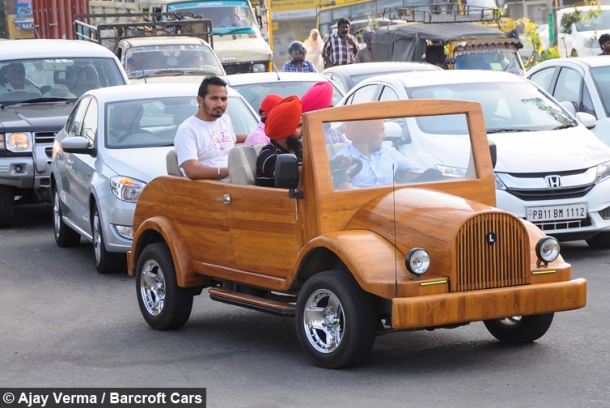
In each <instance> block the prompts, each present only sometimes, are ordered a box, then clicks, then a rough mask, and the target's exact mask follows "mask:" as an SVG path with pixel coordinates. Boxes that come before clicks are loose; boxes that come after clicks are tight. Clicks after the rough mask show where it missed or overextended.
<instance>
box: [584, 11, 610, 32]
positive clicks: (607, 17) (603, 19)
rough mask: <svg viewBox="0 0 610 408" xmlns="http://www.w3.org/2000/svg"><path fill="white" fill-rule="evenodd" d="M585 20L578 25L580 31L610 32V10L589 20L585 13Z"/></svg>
mask: <svg viewBox="0 0 610 408" xmlns="http://www.w3.org/2000/svg"><path fill="white" fill-rule="evenodd" d="M582 15H583V19H582V20H579V21H578V22H577V23H576V29H577V30H578V31H593V30H610V10H603V11H601V12H600V13H599V15H598V16H597V17H593V18H589V17H588V15H587V12H583V13H582Z"/></svg>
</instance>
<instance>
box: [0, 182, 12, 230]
mask: <svg viewBox="0 0 610 408" xmlns="http://www.w3.org/2000/svg"><path fill="white" fill-rule="evenodd" d="M14 212H15V192H14V190H13V189H12V188H11V187H7V186H0V228H4V227H10V226H11V225H13V215H14Z"/></svg>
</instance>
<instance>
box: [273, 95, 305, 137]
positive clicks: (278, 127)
mask: <svg viewBox="0 0 610 408" xmlns="http://www.w3.org/2000/svg"><path fill="white" fill-rule="evenodd" d="M301 109H302V106H301V100H300V99H299V97H298V96H294V95H292V96H289V97H287V98H284V99H282V101H281V102H280V103H278V104H277V105H275V107H274V108H273V110H272V111H271V113H270V114H269V116H267V121H266V122H265V134H266V135H267V136H269V138H270V139H273V140H282V139H286V138H288V137H290V135H292V134H293V133H294V131H295V130H297V127H299V123H301Z"/></svg>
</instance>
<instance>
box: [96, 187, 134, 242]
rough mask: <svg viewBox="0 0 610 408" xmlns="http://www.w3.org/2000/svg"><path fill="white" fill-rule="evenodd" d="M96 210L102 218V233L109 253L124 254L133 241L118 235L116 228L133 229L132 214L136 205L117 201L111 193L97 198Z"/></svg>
mask: <svg viewBox="0 0 610 408" xmlns="http://www.w3.org/2000/svg"><path fill="white" fill-rule="evenodd" d="M98 204H99V207H98V210H99V211H100V212H101V217H102V231H103V234H104V240H105V241H106V250H107V251H109V252H124V253H126V252H127V251H129V250H130V249H131V244H132V242H133V240H132V239H131V238H127V237H125V236H123V235H121V234H120V233H119V231H118V230H117V226H124V227H132V228H133V214H134V213H135V210H136V204H135V203H131V202H126V201H122V200H119V199H118V198H116V197H115V196H114V195H113V194H112V193H110V194H107V195H105V196H104V197H103V198H100V197H99V196H98Z"/></svg>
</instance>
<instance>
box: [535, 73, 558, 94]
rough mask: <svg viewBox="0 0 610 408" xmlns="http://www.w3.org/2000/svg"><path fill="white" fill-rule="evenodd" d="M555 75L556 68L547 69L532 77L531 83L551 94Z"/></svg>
mask: <svg viewBox="0 0 610 408" xmlns="http://www.w3.org/2000/svg"><path fill="white" fill-rule="evenodd" d="M554 73H555V68H547V69H543V70H542V71H538V72H536V73H535V74H534V75H532V76H531V77H530V81H532V82H534V83H535V84H536V85H538V86H540V87H541V88H542V89H544V90H545V91H547V92H551V79H553V74H554Z"/></svg>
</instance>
